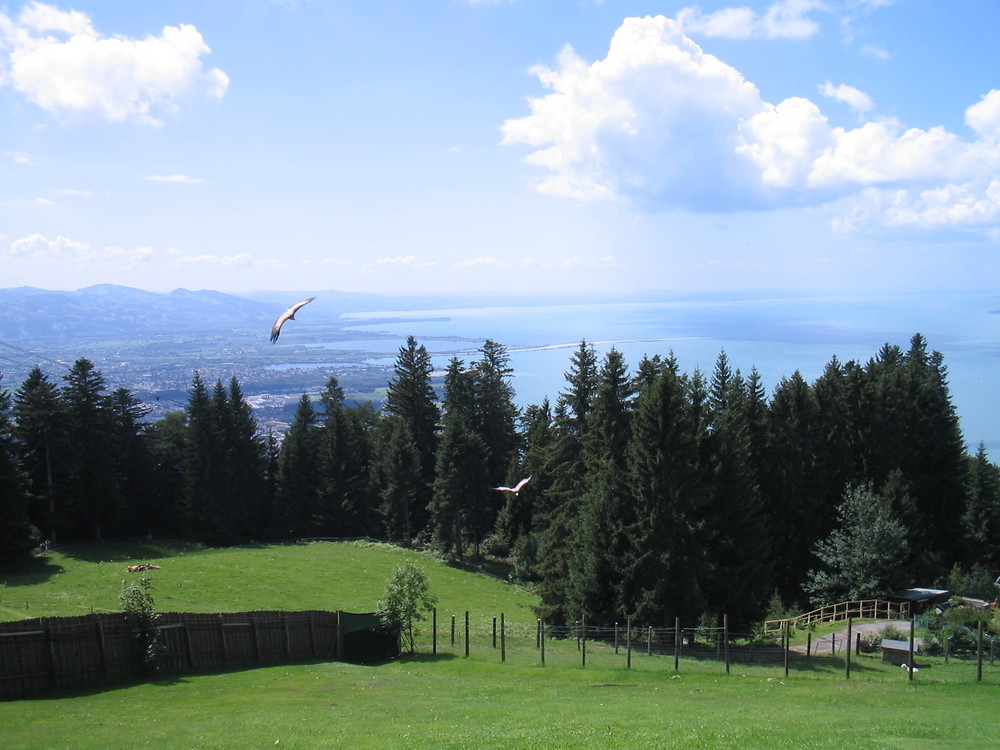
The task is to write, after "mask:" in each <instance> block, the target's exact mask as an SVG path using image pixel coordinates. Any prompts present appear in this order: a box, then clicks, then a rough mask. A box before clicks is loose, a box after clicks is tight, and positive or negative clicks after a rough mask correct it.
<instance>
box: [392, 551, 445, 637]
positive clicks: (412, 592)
mask: <svg viewBox="0 0 1000 750" xmlns="http://www.w3.org/2000/svg"><path fill="white" fill-rule="evenodd" d="M436 602H437V597H436V596H434V595H433V594H431V593H430V584H429V582H428V580H427V574H426V573H425V572H424V571H422V570H421V569H420V568H418V567H417V566H416V565H414V564H413V563H409V562H406V563H403V564H402V565H400V566H399V567H397V568H396V569H395V570H393V571H392V576H390V577H389V580H388V581H386V585H385V593H384V594H383V595H382V601H381V602H379V611H378V614H379V619H381V620H382V624H383V625H384V626H385V628H386V629H387V630H389V631H393V632H397V633H399V636H400V639H401V640H402V642H403V646H404V648H405V649H406V651H407V652H409V653H411V654H412V653H413V652H414V650H415V649H414V639H413V636H414V625H415V624H416V623H418V622H420V621H421V620H426V619H427V612H428V611H429V610H430V609H431V608H432V607H433V606H434V604H435V603H436Z"/></svg>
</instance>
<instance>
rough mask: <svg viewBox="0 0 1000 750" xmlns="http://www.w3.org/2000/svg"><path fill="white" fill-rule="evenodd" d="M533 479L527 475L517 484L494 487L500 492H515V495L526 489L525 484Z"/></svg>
mask: <svg viewBox="0 0 1000 750" xmlns="http://www.w3.org/2000/svg"><path fill="white" fill-rule="evenodd" d="M530 481H531V477H525V478H524V479H522V480H521V481H520V482H518V483H517V484H515V485H514V486H513V487H494V488H493V489H495V490H500V492H513V493H514V494H515V495H516V494H517V493H518V492H520V491H521V490H523V489H524V485H526V484H527V483H528V482H530Z"/></svg>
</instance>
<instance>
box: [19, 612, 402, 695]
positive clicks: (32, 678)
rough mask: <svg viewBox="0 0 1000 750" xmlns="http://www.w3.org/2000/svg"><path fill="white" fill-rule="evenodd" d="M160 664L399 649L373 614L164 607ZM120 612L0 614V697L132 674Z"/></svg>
mask: <svg viewBox="0 0 1000 750" xmlns="http://www.w3.org/2000/svg"><path fill="white" fill-rule="evenodd" d="M156 627H157V630H158V632H159V642H160V644H161V652H160V655H159V657H158V659H157V669H158V671H160V672H168V673H177V672H198V671H212V670H221V669H237V668H243V667H253V666H260V665H273V664H287V663H292V662H300V661H308V660H312V659H327V660H346V661H372V660H377V659H385V658H391V657H393V656H397V655H398V654H399V649H398V641H397V639H396V638H395V637H394V636H390V635H387V634H386V633H384V632H382V631H381V630H380V629H379V627H378V623H377V619H376V617H375V616H374V615H373V614H353V613H348V612H327V611H322V610H312V611H304V612H273V611H260V612H227V613H222V614H196V613H191V612H164V613H161V614H160V616H159V619H158V621H157V625H156ZM135 633H136V631H135V629H134V626H133V624H132V622H131V621H130V620H129V619H128V617H127V616H126V615H124V614H121V613H111V614H90V615H81V616H79V617H43V618H38V619H34V620H18V621H13V622H0V699H11V698H22V697H27V696H31V695H37V694H39V693H43V692H48V691H51V690H57V689H67V688H77V687H85V686H88V685H95V684H100V683H108V682H115V681H121V680H127V679H130V678H134V677H136V676H138V675H139V674H141V671H142V654H141V646H140V644H139V641H138V640H137V638H136V635H135Z"/></svg>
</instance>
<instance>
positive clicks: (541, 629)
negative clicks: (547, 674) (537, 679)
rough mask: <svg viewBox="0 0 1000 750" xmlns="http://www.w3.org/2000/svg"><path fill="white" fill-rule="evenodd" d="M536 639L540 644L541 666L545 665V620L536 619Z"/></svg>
mask: <svg viewBox="0 0 1000 750" xmlns="http://www.w3.org/2000/svg"><path fill="white" fill-rule="evenodd" d="M538 640H539V642H540V643H541V644H542V666H543V667H544V666H545V620H543V619H541V618H539V620H538Z"/></svg>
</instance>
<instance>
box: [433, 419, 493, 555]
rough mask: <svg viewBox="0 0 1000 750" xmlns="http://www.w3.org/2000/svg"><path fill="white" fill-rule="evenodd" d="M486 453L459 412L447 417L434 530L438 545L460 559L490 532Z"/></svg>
mask: <svg viewBox="0 0 1000 750" xmlns="http://www.w3.org/2000/svg"><path fill="white" fill-rule="evenodd" d="M486 472H487V450H486V445H485V443H484V442H483V440H482V438H481V437H480V436H479V435H477V434H476V432H475V431H474V430H473V429H472V426H471V425H470V424H469V421H468V419H467V418H466V416H465V415H464V414H462V413H461V412H459V411H450V412H448V413H447V414H446V415H445V418H444V424H443V429H442V435H441V443H440V445H439V446H438V451H437V463H436V466H435V479H434V496H433V500H432V502H431V506H430V511H431V530H432V535H433V540H434V544H435V546H437V547H438V548H439V549H440V550H442V551H443V552H445V553H446V554H449V555H451V556H452V557H455V558H461V557H462V556H463V555H464V553H465V545H466V542H467V541H471V542H472V544H473V545H475V546H476V552H477V553H478V544H479V542H480V541H482V539H483V538H484V537H485V536H486V534H488V533H489V531H490V530H491V524H492V520H493V519H492V517H491V516H489V515H488V514H487V513H486V512H485V510H486V508H487V507H488V504H489V500H490V498H489V495H488V493H490V492H492V491H493V490H491V489H490V488H489V484H488V483H487V481H486V477H487V474H486Z"/></svg>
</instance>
